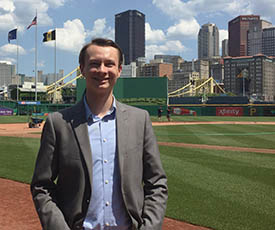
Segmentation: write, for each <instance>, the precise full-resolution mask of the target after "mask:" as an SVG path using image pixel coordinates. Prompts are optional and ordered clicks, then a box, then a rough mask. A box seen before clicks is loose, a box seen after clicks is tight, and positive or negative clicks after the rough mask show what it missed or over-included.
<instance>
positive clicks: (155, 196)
mask: <svg viewBox="0 0 275 230" xmlns="http://www.w3.org/2000/svg"><path fill="white" fill-rule="evenodd" d="M122 60H123V56H122V52H121V50H120V48H119V47H118V46H117V44H116V43H114V42H113V41H111V40H108V39H102V38H98V39H94V40H92V41H91V42H90V43H88V44H87V45H85V46H84V47H83V48H82V50H81V51H80V55H79V64H80V69H81V73H82V75H83V76H84V77H85V79H86V91H85V94H84V95H83V98H82V100H81V101H80V102H79V103H77V104H76V105H75V106H73V107H71V108H69V109H66V110H62V111H59V112H55V113H52V114H50V115H49V117H48V119H47V121H46V123H45V125H44V129H43V133H42V137H41V145H40V149H39V152H38V156H37V160H36V166H35V170H34V174H33V179H32V183H31V191H32V195H33V200H34V203H35V206H36V210H37V212H38V215H39V218H40V221H41V224H42V227H43V229H44V230H59V229H60V230H68V229H75V230H76V229H85V230H92V229H93V230H96V229H98V230H107V229H108V230H135V229H140V230H160V229H161V226H162V222H163V218H164V214H165V209H166V202H167V197H168V195H167V179H166V176H165V173H164V170H163V168H162V164H161V161H160V156H159V150H158V146H157V142H156V138H155V135H154V132H153V129H152V125H151V121H150V117H149V114H148V112H146V111H145V110H141V109H138V108H135V107H131V106H127V105H124V104H122V103H119V102H118V101H116V100H115V98H114V96H113V88H114V85H115V83H116V81H117V78H118V77H119V76H120V73H121V70H122V67H121V65H122Z"/></svg>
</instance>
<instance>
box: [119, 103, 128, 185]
mask: <svg viewBox="0 0 275 230" xmlns="http://www.w3.org/2000/svg"><path fill="white" fill-rule="evenodd" d="M116 104H117V114H116V122H117V124H116V126H117V153H118V163H119V171H120V176H121V181H123V180H122V177H123V175H124V173H123V164H124V160H125V158H127V151H126V150H127V138H128V135H129V130H128V115H127V110H126V109H125V107H124V105H123V104H121V103H119V102H116Z"/></svg>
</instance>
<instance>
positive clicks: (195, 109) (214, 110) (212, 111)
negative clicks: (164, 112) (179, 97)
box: [169, 104, 275, 116]
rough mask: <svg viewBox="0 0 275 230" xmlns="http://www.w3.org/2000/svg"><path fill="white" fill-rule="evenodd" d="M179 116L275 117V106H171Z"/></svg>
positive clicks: (173, 111) (173, 112)
mask: <svg viewBox="0 0 275 230" xmlns="http://www.w3.org/2000/svg"><path fill="white" fill-rule="evenodd" d="M169 107H170V108H172V114H173V115H178V116H275V104H261V105H258V104H247V105H244V104H239V105H238V104H234V105H232V104H231V105H230V104H216V105H214V104H213V105H206V104H203V105H169Z"/></svg>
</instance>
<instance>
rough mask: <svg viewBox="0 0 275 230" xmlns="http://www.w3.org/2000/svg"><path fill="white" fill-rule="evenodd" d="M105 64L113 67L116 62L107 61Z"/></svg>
mask: <svg viewBox="0 0 275 230" xmlns="http://www.w3.org/2000/svg"><path fill="white" fill-rule="evenodd" d="M105 65H106V66H107V67H113V66H114V65H115V63H113V62H109V63H106V64H105Z"/></svg>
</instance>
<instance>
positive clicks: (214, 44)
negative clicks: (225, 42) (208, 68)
mask: <svg viewBox="0 0 275 230" xmlns="http://www.w3.org/2000/svg"><path fill="white" fill-rule="evenodd" d="M214 56H219V29H218V27H217V26H216V25H215V24H212V23H208V24H204V25H203V26H202V27H201V29H200V31H199V34H198V58H199V59H204V58H212V57H214Z"/></svg>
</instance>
